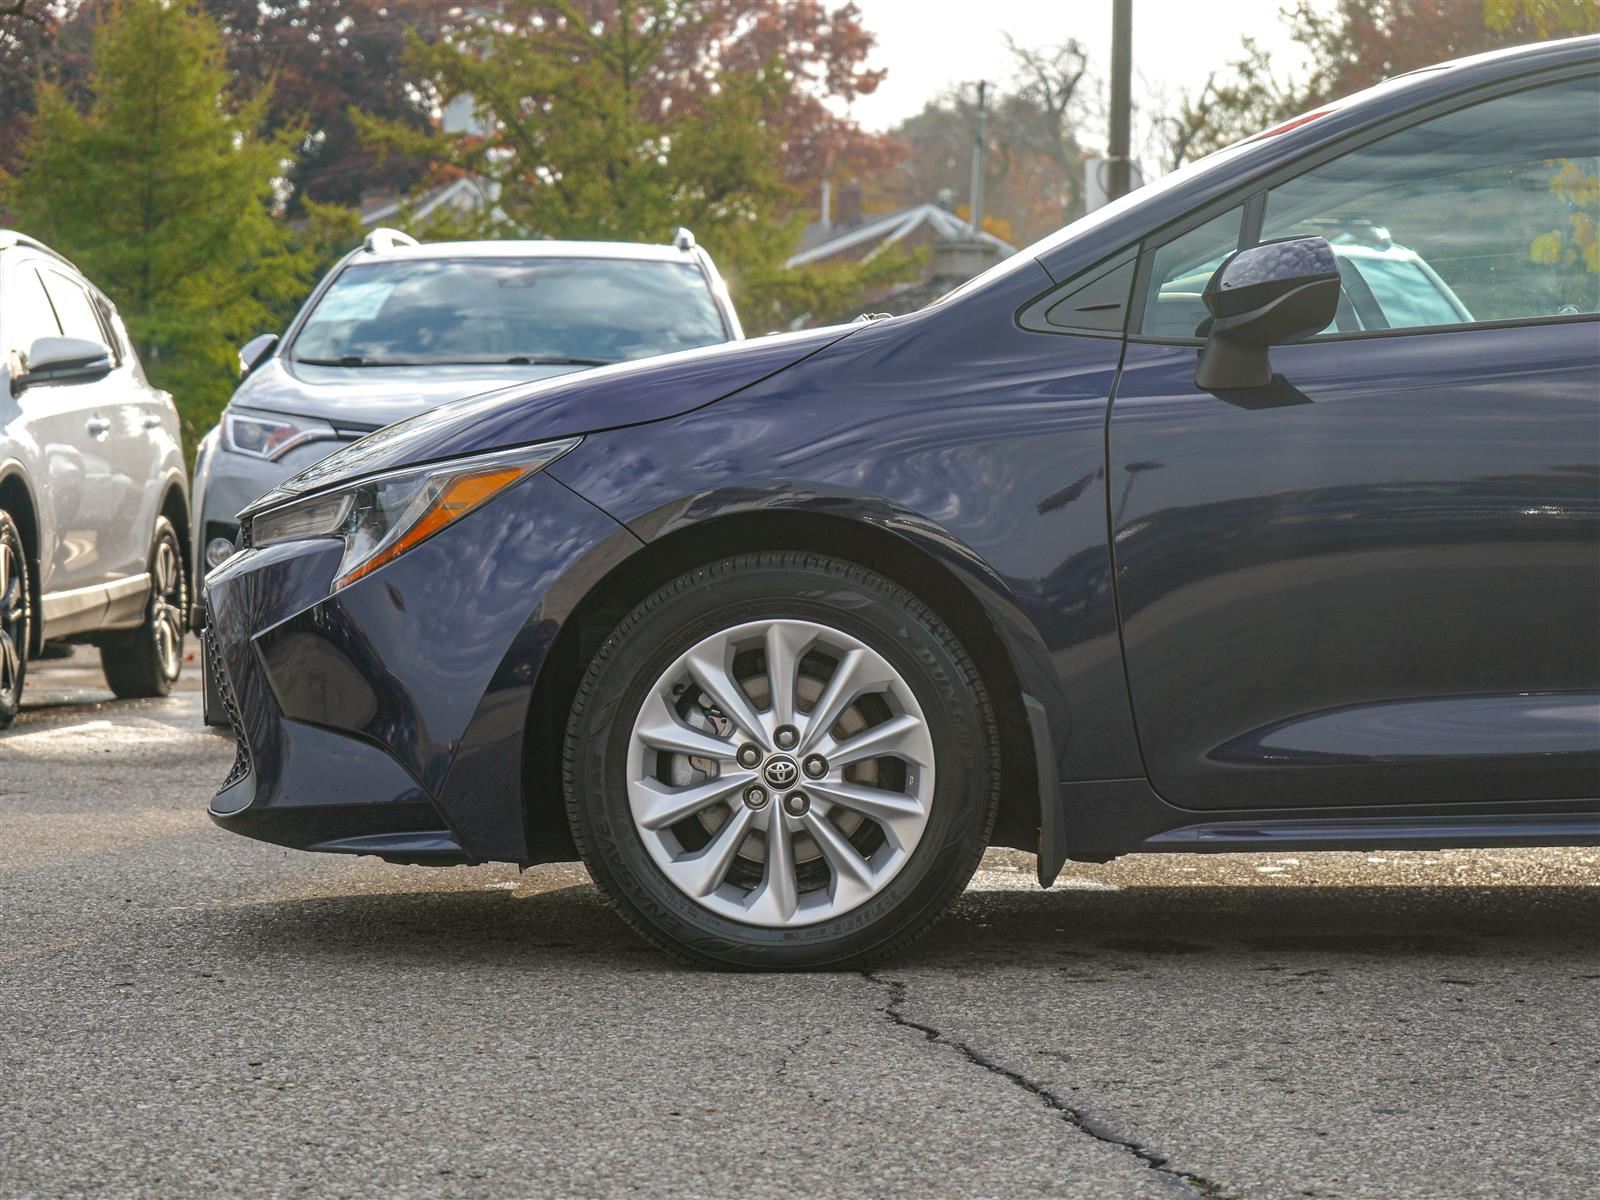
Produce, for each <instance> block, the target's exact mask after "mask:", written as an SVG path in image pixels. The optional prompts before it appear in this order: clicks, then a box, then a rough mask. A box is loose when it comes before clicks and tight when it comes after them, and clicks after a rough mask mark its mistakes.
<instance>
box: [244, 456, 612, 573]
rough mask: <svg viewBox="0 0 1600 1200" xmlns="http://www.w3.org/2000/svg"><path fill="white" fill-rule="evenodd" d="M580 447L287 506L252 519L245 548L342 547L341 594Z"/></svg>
mask: <svg viewBox="0 0 1600 1200" xmlns="http://www.w3.org/2000/svg"><path fill="white" fill-rule="evenodd" d="M581 440H582V439H581V438H563V439H562V440H560V441H556V442H543V443H541V444H539V445H537V446H522V447H519V448H517V449H515V450H502V451H499V452H497V453H494V454H478V455H473V456H472V457H471V458H458V459H455V460H453V461H451V462H444V463H430V464H428V465H427V466H422V467H406V468H404V469H402V470H399V471H386V472H384V473H383V474H381V475H374V476H371V477H369V478H367V479H362V480H358V481H355V482H352V483H349V484H346V485H344V486H342V487H336V488H333V489H330V490H328V491H323V492H317V493H314V494H313V495H310V496H305V497H303V498H301V499H299V500H291V501H289V502H288V503H286V504H280V505H277V506H276V507H274V508H268V509H265V510H263V511H261V512H258V513H255V514H254V515H253V516H251V517H249V521H250V545H251V546H253V547H256V548H258V549H259V548H262V547H265V546H275V545H278V544H279V543H282V542H297V541H304V540H306V539H309V538H339V539H341V540H342V541H343V542H344V557H343V558H342V559H340V562H339V570H338V574H337V575H336V576H335V577H334V581H333V590H334V591H338V590H339V589H340V588H342V587H345V586H346V585H348V584H352V583H354V582H355V581H356V580H358V579H361V578H363V577H365V576H367V575H370V574H371V573H372V572H374V571H376V570H377V569H378V568H379V567H381V566H383V565H384V564H385V563H389V562H393V561H394V560H395V559H397V558H399V557H400V556H401V555H402V554H404V553H405V552H406V551H407V550H410V549H411V548H412V547H413V546H416V545H419V544H420V543H422V542H424V541H426V540H427V539H428V538H430V537H432V536H433V535H434V534H436V533H438V532H439V531H440V530H442V529H444V528H446V527H448V526H450V525H452V524H454V523H455V522H456V521H459V520H460V519H461V518H462V517H464V516H466V515H467V514H468V513H470V512H472V511H473V510H474V509H476V508H478V507H480V506H482V505H484V504H486V503H488V502H489V501H490V500H492V499H494V497H496V496H498V495H499V494H500V493H501V492H503V491H505V490H506V489H507V488H508V487H510V486H511V485H512V484H514V483H517V482H518V481H520V480H523V479H526V478H527V477H528V476H529V475H532V474H534V473H535V472H536V471H541V470H543V469H544V468H545V467H547V466H549V465H550V464H551V463H553V462H555V460H556V459H558V458H560V457H561V456H562V455H563V454H565V453H566V452H567V451H568V450H571V449H572V448H573V447H574V446H576V445H577V444H578V443H579V442H580V441H581Z"/></svg>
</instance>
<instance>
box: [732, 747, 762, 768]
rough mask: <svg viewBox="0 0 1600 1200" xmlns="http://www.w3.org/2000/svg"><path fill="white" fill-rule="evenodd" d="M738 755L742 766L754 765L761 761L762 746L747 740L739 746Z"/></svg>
mask: <svg viewBox="0 0 1600 1200" xmlns="http://www.w3.org/2000/svg"><path fill="white" fill-rule="evenodd" d="M736 757H737V758H738V760H739V765H740V766H741V767H746V768H748V767H753V766H755V765H756V764H757V763H758V762H760V761H761V747H760V746H756V745H753V744H751V743H750V742H746V743H745V744H744V745H742V746H740V747H739V753H738V755H737V756H736Z"/></svg>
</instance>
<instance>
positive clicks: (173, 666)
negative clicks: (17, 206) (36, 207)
mask: <svg viewBox="0 0 1600 1200" xmlns="http://www.w3.org/2000/svg"><path fill="white" fill-rule="evenodd" d="M188 536H189V491H188V486H187V481H186V478H185V472H184V463H183V449H182V446H181V445H180V443H179V438H178V413H177V410H176V409H174V408H173V405H172V397H171V396H169V395H167V394H166V393H165V392H163V391H160V390H158V389H156V388H154V387H152V386H151V385H150V383H149V382H148V381H147V380H146V379H145V377H144V371H143V370H142V369H141V368H140V366H139V359H138V357H137V356H136V355H135V354H134V352H133V347H132V346H131V345H130V344H129V342H128V333H127V330H126V329H125V328H124V327H123V324H122V318H121V317H119V316H118V315H117V310H116V307H115V306H114V305H113V304H112V303H111V301H109V300H107V299H106V297H105V296H104V295H103V294H102V293H101V291H100V290H99V289H98V288H97V287H95V286H94V285H93V284H92V283H90V282H89V281H88V280H87V279H85V278H84V277H83V275H82V274H81V273H79V271H78V269H77V268H76V267H74V266H73V265H72V264H71V263H70V262H68V261H67V260H66V259H65V258H63V257H61V255H59V254H57V253H55V252H54V251H53V250H51V249H49V247H47V246H44V245H42V244H41V243H39V242H36V241H34V240H33V239H31V238H28V237H24V236H22V235H21V234H19V233H15V232H13V231H10V230H0V727H3V726H5V725H8V724H10V723H11V719H12V718H13V717H15V716H16V713H17V706H18V704H19V703H20V701H21V699H22V683H23V678H24V676H25V675H26V673H27V664H28V656H29V655H30V654H37V653H38V652H39V651H40V650H41V649H42V648H43V646H44V642H45V640H46V639H47V638H48V639H51V640H65V641H83V642H92V643H94V644H95V645H97V646H99V648H100V660H101V662H102V663H103V664H104V666H105V672H106V680H107V682H108V683H110V685H111V690H112V691H113V692H115V693H116V694H117V695H118V696H124V697H129V696H164V695H166V694H167V693H168V692H169V691H171V690H172V685H173V684H174V683H175V682H176V681H177V678H178V673H179V671H180V670H181V669H182V666H183V635H184V631H185V629H186V628H187V608H186V604H187V599H188V594H189V571H188V555H187V550H186V547H187V545H188Z"/></svg>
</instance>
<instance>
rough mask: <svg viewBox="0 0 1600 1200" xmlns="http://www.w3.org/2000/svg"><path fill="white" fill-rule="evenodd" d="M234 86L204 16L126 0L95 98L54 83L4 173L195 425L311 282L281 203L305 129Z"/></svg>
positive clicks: (212, 414) (115, 17) (9, 190)
mask: <svg viewBox="0 0 1600 1200" xmlns="http://www.w3.org/2000/svg"><path fill="white" fill-rule="evenodd" d="M228 85H229V76H228V72H227V68H226V66H225V65H224V57H223V47H222V41H221V38H220V36H219V34H218V32H217V29H216V27H215V25H213V24H212V22H211V21H210V20H209V19H207V18H206V17H205V16H203V15H201V14H198V13H196V12H193V11H192V10H189V9H187V8H184V7H182V6H180V5H177V4H148V3H142V2H134V3H129V4H126V5H114V6H111V7H109V8H108V9H107V10H106V11H105V12H104V13H103V14H102V17H101V19H100V20H99V21H98V23H97V25H96V27H95V34H94V49H93V69H92V72H91V74H90V76H89V80H88V87H89V91H90V92H91V94H92V97H93V98H92V101H91V102H90V103H89V104H88V106H87V108H86V109H80V108H79V107H78V106H77V105H75V104H74V103H73V102H72V101H71V99H70V98H69V97H68V96H67V95H66V94H65V93H64V92H63V91H62V90H61V88H60V87H59V86H57V85H55V84H51V83H47V84H45V85H44V86H42V87H41V88H40V90H39V93H38V111H37V114H36V116H35V117H34V120H33V123H32V127H31V129H30V131H29V133H28V136H27V139H26V141H25V143H24V145H23V149H22V161H21V165H20V166H19V168H18V170H17V172H16V174H15V175H14V176H13V177H8V178H5V179H3V180H0V187H3V193H0V194H3V196H4V199H5V202H6V203H7V204H8V205H9V207H10V208H11V209H12V210H13V211H14V212H15V214H16V216H17V217H18V219H19V221H20V223H21V225H22V227H23V228H25V229H26V230H27V231H28V232H29V233H32V234H34V235H36V236H38V237H40V238H42V239H43V240H44V241H46V242H48V243H49V244H50V245H52V246H53V247H55V248H56V249H58V250H60V251H61V252H62V253H64V254H66V255H67V256H69V257H70V258H72V259H73V260H74V261H75V262H76V263H77V264H78V265H79V266H80V267H81V268H83V270H84V271H85V272H86V273H87V274H88V276H89V277H90V278H91V279H93V280H94V281H95V282H96V283H97V284H99V285H100V286H101V287H102V288H104V289H105V290H106V292H107V293H108V294H109V295H110V296H111V298H112V299H113V300H115V301H116V303H117V305H118V307H119V308H120V309H121V310H122V313H123V316H124V318H125V319H126V320H127V323H128V328H129V332H130V333H131V334H132V336H133V339H134V342H135V344H136V346H137V348H138V350H139V355H140V358H141V359H142V360H143V361H144V364H145V368H146V370H147V371H148V372H149V374H150V376H151V378H152V379H153V380H154V381H155V382H156V383H157V384H159V385H160V386H162V387H164V388H167V389H168V390H170V391H171V392H172V393H173V395H174V398H175V399H176V401H177V403H178V408H179V412H180V413H181V414H182V417H183V421H184V428H185V432H186V434H187V435H188V436H189V437H190V439H193V438H194V437H196V436H198V435H199V434H201V433H203V432H204V431H205V430H206V429H207V428H208V427H209V426H210V425H211V423H212V422H213V421H214V420H215V418H216V415H217V413H218V411H219V410H220V409H221V407H222V405H223V404H224V403H225V402H226V400H227V397H228V394H229V392H230V391H231V389H232V386H233V382H234V378H233V370H232V358H233V352H234V351H233V348H234V346H235V345H236V344H237V342H238V341H239V340H240V339H242V338H244V337H247V336H249V335H250V334H252V333H256V332H259V331H260V329H261V328H262V327H264V326H265V325H266V324H267V322H268V321H269V320H270V311H271V306H272V305H273V304H274V303H279V302H283V301H285V300H286V299H287V298H288V297H290V296H294V295H298V294H299V293H300V292H301V291H302V289H303V287H304V284H305V279H304V271H303V265H302V261H301V258H300V256H298V255H297V254H295V253H294V252H293V251H292V249H291V247H290V244H289V241H288V235H287V232H286V230H285V229H284V227H283V226H282V224H281V223H280V222H278V221H276V220H275V219H274V218H273V215H272V211H271V210H272V205H273V202H274V197H275V189H276V187H277V186H278V184H279V182H280V177H281V174H282V170H283V168H284V166H285V165H286V164H288V163H290V162H292V153H291V150H290V142H291V141H292V140H294V134H293V132H292V131H291V132H289V133H285V134H284V135H282V136H280V137H276V138H274V137H264V136H263V135H262V134H261V125H262V120H263V115H264V112H265V109H266V105H267V96H266V94H265V93H257V94H256V95H254V96H252V97H249V98H247V99H244V100H241V101H232V100H229V99H228V97H229V86H228Z"/></svg>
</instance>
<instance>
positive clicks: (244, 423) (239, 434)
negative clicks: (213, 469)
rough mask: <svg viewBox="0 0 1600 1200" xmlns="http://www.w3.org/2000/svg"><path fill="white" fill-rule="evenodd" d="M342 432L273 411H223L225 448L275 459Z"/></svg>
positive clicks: (315, 422) (309, 419)
mask: <svg viewBox="0 0 1600 1200" xmlns="http://www.w3.org/2000/svg"><path fill="white" fill-rule="evenodd" d="M338 436H339V435H338V433H336V432H335V431H334V428H333V426H332V425H329V424H328V423H327V422H326V421H317V420H313V419H311V418H310V417H283V416H278V415H276V414H274V413H246V412H234V411H233V410H231V409H230V410H229V411H227V412H225V413H223V414H222V447H223V449H225V450H231V451H233V452H234V453H235V454H248V455H250V457H252V458H264V459H267V460H268V461H269V462H274V461H276V460H278V459H280V458H282V457H283V456H284V455H285V454H287V453H289V451H291V450H293V449H294V448H295V447H296V446H303V445H305V444H306V443H307V442H319V441H332V440H333V439H335V438H337V437H338Z"/></svg>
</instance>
